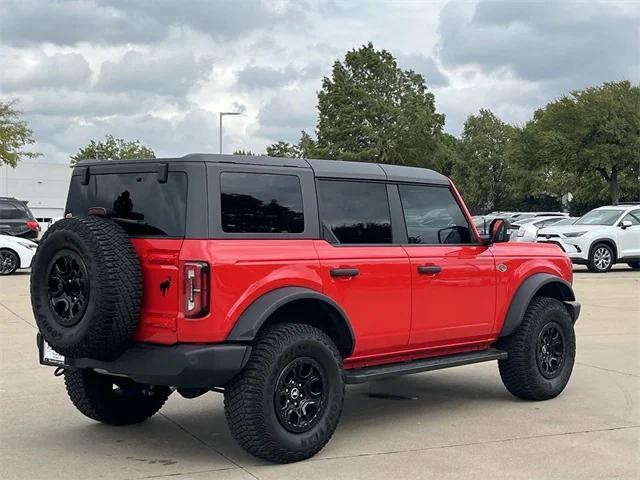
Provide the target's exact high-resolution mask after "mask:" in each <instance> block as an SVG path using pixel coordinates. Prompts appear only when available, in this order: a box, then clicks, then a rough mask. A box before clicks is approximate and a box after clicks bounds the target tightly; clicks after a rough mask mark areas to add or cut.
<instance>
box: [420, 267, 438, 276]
mask: <svg viewBox="0 0 640 480" xmlns="http://www.w3.org/2000/svg"><path fill="white" fill-rule="evenodd" d="M441 271H442V267H441V266H440V265H420V266H419V267H418V273H420V274H421V275H435V274H436V273H440V272H441Z"/></svg>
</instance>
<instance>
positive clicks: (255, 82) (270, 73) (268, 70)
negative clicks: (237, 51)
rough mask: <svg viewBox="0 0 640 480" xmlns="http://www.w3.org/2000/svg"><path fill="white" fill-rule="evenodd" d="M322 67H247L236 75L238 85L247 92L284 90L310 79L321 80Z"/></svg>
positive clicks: (311, 65)
mask: <svg viewBox="0 0 640 480" xmlns="http://www.w3.org/2000/svg"><path fill="white" fill-rule="evenodd" d="M319 76H320V65H318V64H317V63H312V64H310V65H307V66H305V67H303V68H296V67H294V66H293V65H291V64H289V65H287V66H286V67H284V68H273V67H264V66H258V65H247V66H246V67H244V68H242V69H240V70H238V72H237V74H236V83H237V85H238V86H239V87H240V88H241V89H243V90H246V91H252V90H261V89H276V88H282V87H284V86H286V85H289V84H291V83H295V82H298V81H301V80H306V79H308V78H314V77H315V78H319Z"/></svg>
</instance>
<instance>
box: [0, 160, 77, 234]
mask: <svg viewBox="0 0 640 480" xmlns="http://www.w3.org/2000/svg"><path fill="white" fill-rule="evenodd" d="M71 172H72V170H71V168H70V167H69V165H68V164H65V163H50V162H47V161H45V160H42V159H31V160H24V161H22V162H20V163H19V164H18V166H17V167H15V168H12V167H10V166H8V165H3V166H0V197H15V198H17V199H18V200H25V201H26V202H27V205H28V206H29V209H30V210H31V212H32V213H33V215H34V217H36V219H37V220H38V221H39V222H40V223H42V222H47V221H48V220H49V219H51V218H54V217H62V216H63V215H64V207H65V204H66V202H67V191H68V189H69V180H70V179H71Z"/></svg>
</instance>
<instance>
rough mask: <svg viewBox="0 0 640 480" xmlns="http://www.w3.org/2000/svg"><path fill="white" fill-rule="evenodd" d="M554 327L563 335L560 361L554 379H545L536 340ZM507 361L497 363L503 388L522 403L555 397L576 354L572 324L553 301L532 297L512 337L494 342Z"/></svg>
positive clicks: (570, 368)
mask: <svg viewBox="0 0 640 480" xmlns="http://www.w3.org/2000/svg"><path fill="white" fill-rule="evenodd" d="M551 323H555V324H556V325H557V326H558V327H559V328H560V329H561V330H562V333H563V335H564V343H565V349H564V352H565V353H564V361H563V363H562V366H561V368H560V372H559V374H558V375H557V376H556V377H555V378H546V377H545V376H544V375H543V374H542V372H541V370H540V368H539V366H538V360H537V358H538V357H537V354H538V352H537V350H538V348H539V346H538V338H539V335H540V334H541V332H542V331H543V329H544V328H545V327H547V325H549V324H551ZM497 346H498V348H501V349H503V350H505V351H506V352H507V354H508V357H507V358H506V359H505V360H499V361H498V367H499V370H500V377H501V378H502V382H503V383H504V386H505V387H506V388H507V390H509V392H511V393H512V394H513V395H515V396H516V397H519V398H522V399H525V400H548V399H550V398H554V397H556V396H558V395H559V394H560V393H561V392H562V391H563V390H564V388H565V386H566V385H567V383H568V381H569V377H571V371H572V370H573V364H574V361H575V354H576V337H575V332H574V329H573V321H572V319H571V316H570V315H569V312H568V311H567V309H566V308H565V306H564V305H563V304H562V303H561V302H560V301H558V300H556V299H555V298H547V297H535V298H534V299H533V300H532V301H531V303H530V304H529V307H528V308H527V311H526V313H525V316H524V320H523V321H522V323H521V324H520V326H519V327H518V329H517V330H516V331H515V333H514V334H513V335H510V336H509V337H505V338H503V339H501V340H500V342H498V345H497Z"/></svg>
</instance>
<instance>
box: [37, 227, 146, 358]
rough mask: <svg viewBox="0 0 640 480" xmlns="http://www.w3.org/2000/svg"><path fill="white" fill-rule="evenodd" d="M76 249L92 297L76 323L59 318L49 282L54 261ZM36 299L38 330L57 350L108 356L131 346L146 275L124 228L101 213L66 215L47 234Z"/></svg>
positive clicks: (40, 250) (41, 249)
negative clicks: (71, 216)
mask: <svg viewBox="0 0 640 480" xmlns="http://www.w3.org/2000/svg"><path fill="white" fill-rule="evenodd" d="M61 252H71V253H70V255H75V256H76V258H77V259H79V260H81V262H82V263H84V266H85V267H86V277H87V278H88V287H87V289H88V295H87V296H88V300H86V310H85V311H84V314H82V316H81V318H80V320H79V321H77V323H76V324H74V325H70V326H66V325H62V324H60V323H59V321H58V320H57V319H56V316H55V313H54V312H53V307H52V306H51V300H50V297H49V290H48V288H50V287H49V286H48V283H49V278H48V277H49V272H50V264H51V262H52V261H54V258H55V256H56V255H60V254H61ZM31 303H32V308H33V314H34V316H35V319H36V322H37V324H38V328H39V330H40V332H41V333H42V335H43V336H44V338H45V340H46V341H47V342H48V343H49V345H50V346H51V347H52V348H53V349H54V350H56V351H57V352H58V353H60V354H62V355H64V356H67V357H71V358H81V357H90V358H96V359H101V360H109V359H111V358H113V357H114V356H116V355H117V354H118V353H119V352H120V351H122V350H123V349H124V347H125V346H126V345H127V344H128V342H129V340H130V338H131V335H132V334H133V332H134V330H135V328H136V326H137V324H138V319H139V317H140V306H141V303H142V273H141V270H140V262H139V260H138V257H137V255H136V252H135V250H134V248H133V245H132V244H131V241H130V240H129V238H128V237H127V235H126V233H125V232H124V230H123V229H122V228H121V227H120V226H118V225H117V224H116V223H115V222H113V221H111V220H109V219H106V218H102V217H97V216H88V217H81V218H75V217H74V218H65V219H62V220H59V221H58V222H56V223H54V224H53V225H52V226H51V228H49V230H48V231H47V233H46V234H45V235H44V237H43V239H42V241H41V243H40V246H39V247H38V252H37V254H36V257H35V259H34V263H33V268H32V271H31Z"/></svg>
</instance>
